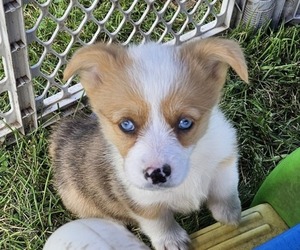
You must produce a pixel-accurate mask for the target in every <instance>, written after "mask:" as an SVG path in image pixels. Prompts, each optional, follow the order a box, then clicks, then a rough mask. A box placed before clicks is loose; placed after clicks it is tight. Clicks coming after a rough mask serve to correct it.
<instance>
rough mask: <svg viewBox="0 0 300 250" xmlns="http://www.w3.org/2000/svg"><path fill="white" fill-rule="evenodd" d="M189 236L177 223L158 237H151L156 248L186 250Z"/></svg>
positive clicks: (157, 249)
mask: <svg viewBox="0 0 300 250" xmlns="http://www.w3.org/2000/svg"><path fill="white" fill-rule="evenodd" d="M189 243H190V238H189V236H188V234H187V233H186V231H185V230H184V229H182V228H181V227H180V226H179V225H178V224H176V228H175V227H174V228H171V230H170V231H169V232H166V233H165V234H162V235H161V237H160V238H159V239H152V245H153V246H154V248H155V249H156V250H188V249H189Z"/></svg>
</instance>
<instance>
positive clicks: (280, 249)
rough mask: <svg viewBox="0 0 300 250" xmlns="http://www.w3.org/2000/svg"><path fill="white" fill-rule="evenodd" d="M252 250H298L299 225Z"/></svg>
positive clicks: (299, 243)
mask: <svg viewBox="0 0 300 250" xmlns="http://www.w3.org/2000/svg"><path fill="white" fill-rule="evenodd" d="M253 250H300V224H298V225H297V226H294V227H292V228H290V229H289V230H287V231H285V232H283V233H282V234H279V235H278V236H276V237H275V238H273V239H271V240H269V241H267V242H265V243H264V244H262V245H260V246H258V247H256V248H254V249H253Z"/></svg>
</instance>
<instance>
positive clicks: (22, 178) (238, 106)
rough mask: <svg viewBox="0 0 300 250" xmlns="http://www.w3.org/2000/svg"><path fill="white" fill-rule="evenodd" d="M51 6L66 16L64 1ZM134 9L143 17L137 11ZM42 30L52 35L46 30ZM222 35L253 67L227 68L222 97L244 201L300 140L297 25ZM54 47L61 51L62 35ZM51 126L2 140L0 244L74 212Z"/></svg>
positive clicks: (29, 245) (192, 224)
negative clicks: (65, 201)
mask: <svg viewBox="0 0 300 250" xmlns="http://www.w3.org/2000/svg"><path fill="white" fill-rule="evenodd" d="M57 2H58V1H53V3H57ZM81 2H82V3H83V4H86V5H87V6H88V4H89V1H81ZM122 2H124V4H125V3H126V2H125V1H122ZM30 8H33V6H31V7H30ZM51 8H54V10H55V13H56V14H57V15H58V16H61V15H62V14H61V13H63V11H60V10H59V8H60V7H59V6H52V7H51ZM135 15H136V18H138V15H139V13H138V10H137V13H136V14H135ZM50 23H51V22H50ZM71 23H73V24H74V25H75V24H76V22H75V21H71ZM28 25H29V24H28ZM70 25H71V24H70ZM45 26H46V25H45ZM50 29H51V27H50ZM39 32H44V34H45V36H47V35H48V32H49V30H48V31H47V30H46V29H42V28H41V30H40V31H39ZM85 32H89V30H88V29H86V30H85ZM85 35H86V36H87V37H88V36H89V34H85ZM224 36H226V37H228V38H232V39H235V40H237V41H239V42H240V44H241V46H242V47H243V48H244V50H245V54H246V58H247V61H248V67H249V75H250V84H245V83H243V82H242V81H241V80H240V79H239V78H238V77H237V76H236V74H235V73H234V72H232V71H230V74H229V76H228V82H227V84H226V86H225V89H224V97H223V99H222V103H221V107H222V109H223V110H224V112H225V113H226V116H227V117H228V118H229V119H230V120H232V121H233V123H234V126H235V127H236V128H237V130H238V135H239V145H240V155H241V159H240V186H239V190H240V194H241V200H242V204H243V207H244V208H247V207H249V205H250V202H251V200H252V198H253V196H254V194H255V192H256V191H257V189H258V188H259V186H260V184H261V182H262V181H263V180H264V179H265V177H266V176H267V175H268V173H269V172H270V171H271V170H272V169H273V168H274V167H275V166H276V164H277V163H278V162H279V161H280V159H282V158H283V157H284V156H286V155H287V154H288V153H290V152H292V151H293V150H294V149H296V148H297V147H299V146H300V133H299V131H300V101H299V99H300V50H299V48H300V26H299V25H298V26H290V27H289V26H285V27H284V26H282V27H281V28H279V29H278V30H276V31H273V30H270V29H268V28H263V29H260V30H258V32H257V33H254V32H252V31H251V30H250V29H245V28H242V27H240V28H237V29H235V30H230V31H228V32H226V34H224ZM60 39H64V34H62V36H61V38H60ZM66 39H67V38H66ZM61 44H63V43H61ZM35 45H36V46H37V49H36V50H34V48H35V47H34V45H31V46H33V47H31V48H30V49H31V52H30V53H31V54H30V56H31V58H30V60H33V61H34V60H37V58H38V56H39V54H40V52H39V48H38V44H35ZM53 46H54V45H53ZM55 46H57V48H58V49H59V48H60V49H62V50H63V47H61V46H60V43H59V42H58V43H57V44H55ZM32 51H34V52H32ZM34 53H35V54H34ZM49 61H51V60H49ZM54 61H55V60H54ZM0 66H1V65H0ZM47 67H50V69H51V67H53V65H52V66H51V64H49V65H48V66H47V65H46V66H45V70H47ZM0 79H1V77H0ZM42 87H43V86H42ZM40 92H41V91H40ZM40 92H39V93H40ZM49 133H50V129H49V128H39V129H38V130H37V131H35V132H33V133H31V134H30V135H28V136H22V135H20V134H18V133H16V134H15V136H16V138H17V142H16V143H15V144H13V145H11V146H7V147H5V146H1V147H0V249H41V248H42V246H43V244H44V242H45V240H46V239H47V238H48V237H49V235H50V234H51V233H52V232H53V231H54V230H55V229H56V228H58V227H59V226H60V225H62V224H64V223H66V222H67V221H70V220H71V219H74V218H73V217H72V215H70V213H68V212H67V211H66V210H65V209H64V207H63V205H62V203H61V201H60V199H59V197H58V196H57V194H56V192H55V190H54V189H53V186H52V172H51V167H50V160H49V156H48V153H47V150H48V136H49ZM178 221H179V222H180V224H181V225H182V226H183V227H184V228H185V229H186V230H187V231H188V232H189V233H192V232H194V231H196V230H198V229H199V228H202V227H204V226H206V225H208V224H210V223H212V219H211V217H210V215H209V213H208V212H207V211H206V210H203V211H201V212H195V213H193V214H191V215H185V216H182V215H178ZM134 231H135V232H137V234H139V232H138V231H137V229H134Z"/></svg>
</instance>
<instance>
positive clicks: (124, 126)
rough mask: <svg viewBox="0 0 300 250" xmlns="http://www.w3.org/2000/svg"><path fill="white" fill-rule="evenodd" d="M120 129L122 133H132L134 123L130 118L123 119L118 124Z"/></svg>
mask: <svg viewBox="0 0 300 250" xmlns="http://www.w3.org/2000/svg"><path fill="white" fill-rule="evenodd" d="M119 127H120V129H121V130H122V131H123V132H124V133H132V132H134V130H135V125H134V123H133V122H132V121H130V120H124V121H122V122H121V123H120V125H119Z"/></svg>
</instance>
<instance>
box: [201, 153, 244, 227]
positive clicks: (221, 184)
mask: <svg viewBox="0 0 300 250" xmlns="http://www.w3.org/2000/svg"><path fill="white" fill-rule="evenodd" d="M236 165H237V159H236V158H235V157H232V158H228V159H226V160H225V161H223V162H221V164H220V165H219V166H218V168H217V170H216V173H215V176H214V177H213V179H212V181H211V184H210V190H209V195H208V200H207V206H208V208H209V209H210V211H211V212H212V215H213V217H214V218H215V219H216V220H217V221H220V222H222V223H225V224H232V225H237V224H238V223H239V221H240V219H241V202H240V199H239V196H238V190H237V186H238V171H237V166H236Z"/></svg>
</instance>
